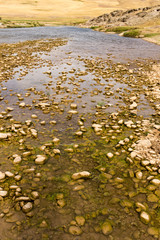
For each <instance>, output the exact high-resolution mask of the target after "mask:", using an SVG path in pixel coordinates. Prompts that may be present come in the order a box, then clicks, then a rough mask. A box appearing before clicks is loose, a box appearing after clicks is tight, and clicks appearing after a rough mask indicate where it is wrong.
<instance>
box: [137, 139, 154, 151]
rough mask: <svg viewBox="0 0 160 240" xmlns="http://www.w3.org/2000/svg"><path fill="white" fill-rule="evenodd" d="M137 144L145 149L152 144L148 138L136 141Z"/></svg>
mask: <svg viewBox="0 0 160 240" xmlns="http://www.w3.org/2000/svg"><path fill="white" fill-rule="evenodd" d="M138 146H139V147H141V148H143V149H146V148H150V147H151V146H152V144H151V142H150V140H149V139H141V140H139V141H138Z"/></svg>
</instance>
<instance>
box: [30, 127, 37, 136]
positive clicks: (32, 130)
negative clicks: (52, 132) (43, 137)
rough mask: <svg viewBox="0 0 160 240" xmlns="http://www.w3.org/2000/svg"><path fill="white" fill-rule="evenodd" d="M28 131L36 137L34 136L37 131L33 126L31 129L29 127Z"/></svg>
mask: <svg viewBox="0 0 160 240" xmlns="http://www.w3.org/2000/svg"><path fill="white" fill-rule="evenodd" d="M30 132H31V134H32V136H33V137H35V138H36V137H37V136H38V133H37V130H36V129H33V128H32V129H30Z"/></svg>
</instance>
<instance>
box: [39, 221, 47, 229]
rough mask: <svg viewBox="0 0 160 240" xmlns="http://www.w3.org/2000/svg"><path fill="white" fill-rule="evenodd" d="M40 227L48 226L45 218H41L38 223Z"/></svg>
mask: <svg viewBox="0 0 160 240" xmlns="http://www.w3.org/2000/svg"><path fill="white" fill-rule="evenodd" d="M39 227H40V228H47V227H48V224H47V222H46V221H45V220H43V221H42V222H41V223H40V225H39Z"/></svg>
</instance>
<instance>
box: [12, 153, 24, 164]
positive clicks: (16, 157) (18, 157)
mask: <svg viewBox="0 0 160 240" xmlns="http://www.w3.org/2000/svg"><path fill="white" fill-rule="evenodd" d="M13 157H14V160H13V163H14V164H18V163H20V162H21V161H22V158H21V156H19V155H17V154H15V155H14V156H13Z"/></svg>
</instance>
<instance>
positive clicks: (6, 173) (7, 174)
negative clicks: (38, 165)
mask: <svg viewBox="0 0 160 240" xmlns="http://www.w3.org/2000/svg"><path fill="white" fill-rule="evenodd" d="M5 175H6V176H7V177H14V174H13V173H11V172H9V171H6V172H5Z"/></svg>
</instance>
